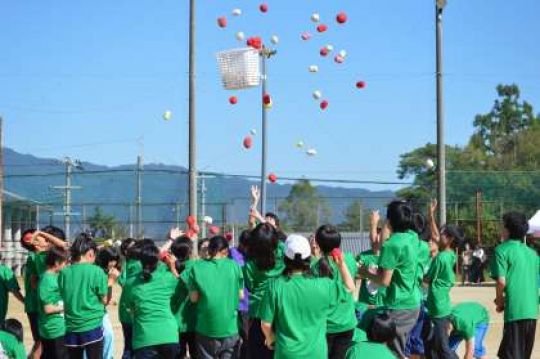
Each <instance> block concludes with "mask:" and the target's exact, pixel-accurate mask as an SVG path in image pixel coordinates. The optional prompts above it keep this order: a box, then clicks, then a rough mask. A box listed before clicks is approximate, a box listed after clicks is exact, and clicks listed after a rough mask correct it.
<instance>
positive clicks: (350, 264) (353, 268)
mask: <svg viewBox="0 0 540 359" xmlns="http://www.w3.org/2000/svg"><path fill="white" fill-rule="evenodd" d="M345 263H346V264H347V269H349V273H350V274H351V277H352V278H353V279H354V278H356V273H357V272H358V266H357V264H356V260H355V259H354V257H353V255H352V254H350V253H347V254H346V255H345Z"/></svg>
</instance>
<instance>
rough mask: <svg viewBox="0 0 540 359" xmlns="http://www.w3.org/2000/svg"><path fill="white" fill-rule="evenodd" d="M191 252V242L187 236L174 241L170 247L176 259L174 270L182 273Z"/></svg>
mask: <svg viewBox="0 0 540 359" xmlns="http://www.w3.org/2000/svg"><path fill="white" fill-rule="evenodd" d="M192 251H193V241H192V240H191V239H190V238H189V237H188V236H181V237H178V238H176V239H175V241H174V242H173V243H172V245H171V253H172V254H174V256H175V257H176V264H175V266H176V270H177V271H178V273H182V272H183V271H184V269H186V261H187V260H188V259H189V257H190V256H191V252H192Z"/></svg>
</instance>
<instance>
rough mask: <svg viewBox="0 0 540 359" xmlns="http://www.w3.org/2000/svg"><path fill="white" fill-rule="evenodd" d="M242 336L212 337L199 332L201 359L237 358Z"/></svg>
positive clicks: (198, 340)
mask: <svg viewBox="0 0 540 359" xmlns="http://www.w3.org/2000/svg"><path fill="white" fill-rule="evenodd" d="M239 342H240V337H239V336H238V335H234V336H232V337H226V338H210V337H206V336H204V335H199V334H197V351H198V355H199V359H236V358H237V357H238V343H239Z"/></svg>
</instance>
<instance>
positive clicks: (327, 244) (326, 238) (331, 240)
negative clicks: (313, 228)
mask: <svg viewBox="0 0 540 359" xmlns="http://www.w3.org/2000/svg"><path fill="white" fill-rule="evenodd" d="M315 242H317V245H318V246H319V248H320V249H321V252H322V253H323V256H321V259H319V263H318V265H319V276H321V277H328V278H334V274H333V273H332V267H331V266H330V262H329V261H328V255H329V254H330V252H332V251H333V250H334V249H336V248H339V247H340V246H341V234H340V233H339V231H338V230H337V228H336V227H334V226H332V225H331V224H325V225H322V226H320V227H319V228H318V229H317V232H315Z"/></svg>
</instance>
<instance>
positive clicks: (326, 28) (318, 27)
mask: <svg viewBox="0 0 540 359" xmlns="http://www.w3.org/2000/svg"><path fill="white" fill-rule="evenodd" d="M326 30H328V26H326V25H325V24H320V25H319V26H317V31H318V32H325V31H326Z"/></svg>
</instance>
